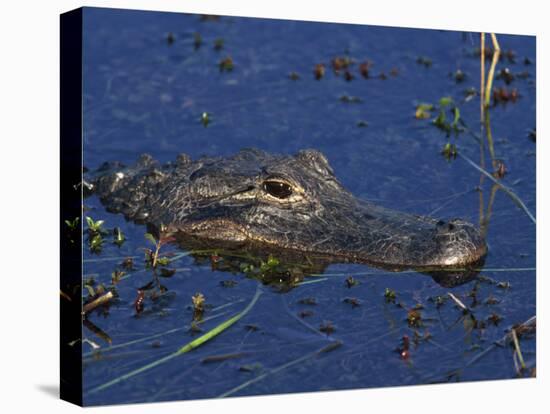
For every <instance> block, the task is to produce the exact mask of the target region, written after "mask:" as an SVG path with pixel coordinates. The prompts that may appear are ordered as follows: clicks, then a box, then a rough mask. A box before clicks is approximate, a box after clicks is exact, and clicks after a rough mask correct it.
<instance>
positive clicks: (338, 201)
mask: <svg viewBox="0 0 550 414" xmlns="http://www.w3.org/2000/svg"><path fill="white" fill-rule="evenodd" d="M96 177H97V178H95V180H92V182H91V183H92V185H93V187H94V190H95V191H96V193H97V194H98V195H99V197H100V198H101V201H102V202H103V203H104V205H105V206H106V208H107V209H108V210H109V211H111V212H115V213H122V214H124V215H125V216H126V217H127V218H128V219H130V220H134V221H136V222H141V223H147V224H149V225H152V226H154V227H156V228H159V227H160V226H161V224H163V225H165V226H166V229H167V231H168V232H169V233H177V234H178V235H179V236H183V237H185V236H186V235H187V236H190V237H193V238H198V239H204V240H213V241H219V242H224V243H227V242H230V243H231V242H234V243H254V244H256V245H258V244H259V245H266V246H269V248H281V249H287V250H292V251H299V252H308V253H315V254H321V255H324V256H329V257H332V258H333V261H335V262H337V261H346V262H358V263H369V264H374V265H379V266H383V267H388V268H392V269H399V268H415V269H444V268H462V267H468V266H472V265H473V264H476V263H478V262H480V261H482V260H483V258H484V256H485V255H486V252H487V246H486V244H485V241H484V240H483V238H482V236H481V235H480V233H479V231H478V229H477V228H476V227H475V226H474V225H472V224H470V223H468V222H465V221H462V220H459V219H456V220H451V221H448V222H444V221H441V220H437V219H434V218H431V217H423V216H418V215H413V214H407V213H404V212H399V211H394V210H390V209H386V208H384V207H381V206H378V205H375V204H373V203H371V202H367V201H362V200H359V199H357V198H355V197H354V196H353V194H351V193H350V192H349V191H347V190H346V189H345V188H344V187H342V185H341V184H340V183H339V181H338V180H337V179H336V177H335V176H334V173H333V171H332V169H331V167H330V165H329V164H328V161H327V159H326V158H325V156H324V155H323V154H321V153H320V152H318V151H316V150H303V151H300V152H298V153H297V154H296V155H294V156H288V155H272V154H268V153H266V152H263V151H260V150H255V149H245V150H241V151H240V152H238V153H236V154H235V155H233V156H231V157H227V158H221V157H205V158H201V159H199V160H197V161H191V159H190V158H189V157H188V156H186V155H184V154H182V155H179V156H178V158H177V160H176V162H174V163H168V164H165V165H162V166H161V165H158V164H157V163H156V162H155V161H154V160H153V159H152V158H151V157H150V156H147V155H144V156H142V157H141V159H140V160H139V161H138V162H137V163H136V165H135V166H133V167H129V168H123V167H122V166H120V165H118V164H114V165H109V164H106V165H105V166H104V167H103V168H102V169H100V170H99V171H98V173H97V175H96Z"/></svg>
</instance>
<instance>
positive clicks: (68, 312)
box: [60, 8, 83, 406]
mask: <svg viewBox="0 0 550 414" xmlns="http://www.w3.org/2000/svg"><path fill="white" fill-rule="evenodd" d="M82 16H83V12H82V8H80V9H76V10H72V11H69V12H67V13H64V14H61V16H60V135H61V136H60V206H61V208H60V289H61V292H60V397H61V399H62V400H65V401H68V402H71V403H73V404H77V405H80V406H82V341H81V339H82V316H81V315H82V293H81V289H82V287H81V284H82V219H83V217H82V186H81V183H82V36H83V35H82V29H83V28H82V23H83V19H82ZM77 217H78V218H79V224H78V226H77V227H78V228H77V230H76V231H72V232H71V231H70V229H69V226H68V225H67V224H66V223H65V220H71V221H72V220H74V219H75V218H77Z"/></svg>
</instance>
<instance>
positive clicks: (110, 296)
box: [82, 290, 114, 315]
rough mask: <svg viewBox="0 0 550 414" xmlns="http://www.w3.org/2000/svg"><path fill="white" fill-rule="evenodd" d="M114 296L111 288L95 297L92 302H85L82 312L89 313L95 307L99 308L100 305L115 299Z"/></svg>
mask: <svg viewBox="0 0 550 414" xmlns="http://www.w3.org/2000/svg"><path fill="white" fill-rule="evenodd" d="M113 297H114V295H113V292H111V291H110V290H109V291H108V292H106V293H104V294H103V295H101V296H100V297H98V298H96V299H94V300H93V301H91V302H90V303H87V304H85V305H84V306H83V308H82V314H83V315H84V314H86V313H89V312H91V311H93V310H94V309H95V308H97V307H98V306H101V305H104V304H106V303H107V302H109V301H110V300H111V299H113Z"/></svg>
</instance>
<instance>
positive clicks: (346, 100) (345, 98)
mask: <svg viewBox="0 0 550 414" xmlns="http://www.w3.org/2000/svg"><path fill="white" fill-rule="evenodd" d="M339 99H340V102H344V103H361V102H363V100H362V99H361V98H359V97H357V96H350V95H342V96H340V98H339Z"/></svg>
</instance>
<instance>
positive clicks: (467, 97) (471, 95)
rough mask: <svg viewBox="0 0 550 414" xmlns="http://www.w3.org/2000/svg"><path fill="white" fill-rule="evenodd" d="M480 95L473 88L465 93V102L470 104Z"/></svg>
mask: <svg viewBox="0 0 550 414" xmlns="http://www.w3.org/2000/svg"><path fill="white" fill-rule="evenodd" d="M477 95H478V92H477V90H476V88H474V87H473V86H471V87H469V88H467V89H466V90H465V91H464V102H469V101H471V100H472V99H473V98H475V97H476V96H477Z"/></svg>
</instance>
